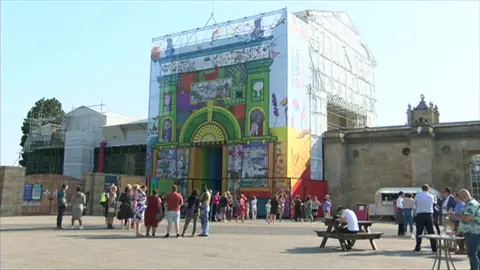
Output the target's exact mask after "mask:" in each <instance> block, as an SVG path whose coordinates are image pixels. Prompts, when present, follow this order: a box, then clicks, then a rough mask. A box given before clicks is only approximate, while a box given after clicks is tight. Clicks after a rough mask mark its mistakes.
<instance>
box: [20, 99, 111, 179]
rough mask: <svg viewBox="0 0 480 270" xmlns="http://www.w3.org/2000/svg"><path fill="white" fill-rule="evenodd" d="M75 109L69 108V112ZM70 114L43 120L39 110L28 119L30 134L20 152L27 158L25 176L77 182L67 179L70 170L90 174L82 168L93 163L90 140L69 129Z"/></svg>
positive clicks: (41, 112) (43, 115) (91, 142)
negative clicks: (58, 176) (61, 177)
mask: <svg viewBox="0 0 480 270" xmlns="http://www.w3.org/2000/svg"><path fill="white" fill-rule="evenodd" d="M103 106H105V104H103V103H102V104H100V105H92V106H85V107H88V108H92V107H101V110H102V111H103ZM76 109H77V108H72V110H71V111H70V112H72V111H74V110H76ZM70 112H69V113H66V114H59V115H55V116H53V117H46V116H45V114H44V113H43V109H41V108H40V109H39V110H38V112H32V114H31V115H29V116H30V117H29V119H28V125H29V133H28V135H27V140H26V142H25V145H24V147H23V149H22V153H24V154H26V155H27V158H26V159H27V160H26V164H25V167H26V173H27V175H30V174H65V175H69V176H73V177H76V178H80V177H79V175H78V174H75V175H70V174H69V172H68V171H69V168H72V166H73V167H78V166H80V165H82V164H83V165H82V166H80V167H82V169H83V170H84V171H91V169H90V170H88V169H89V168H90V167H91V166H90V165H88V166H87V165H85V164H92V163H93V148H94V146H93V141H92V140H93V137H92V136H91V135H89V136H90V137H91V138H89V137H88V136H86V134H84V133H82V132H80V134H79V131H77V130H74V129H73V128H72V127H71V123H72V120H73V119H72V116H71V115H70ZM80 117H81V116H80ZM98 132H99V131H98ZM85 137H87V138H88V139H85ZM85 140H87V141H85ZM86 146H88V147H86ZM78 154H80V155H78ZM72 155H73V159H74V160H73V161H74V162H73V164H72ZM79 159H81V160H79ZM84 167H85V168H84ZM87 167H88V168H87ZM65 168H66V171H64V170H65ZM76 170H78V169H76Z"/></svg>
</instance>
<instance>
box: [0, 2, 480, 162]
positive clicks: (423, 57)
mask: <svg viewBox="0 0 480 270" xmlns="http://www.w3.org/2000/svg"><path fill="white" fill-rule="evenodd" d="M283 7H287V8H288V9H289V10H290V11H299V10H304V9H319V10H333V11H345V12H347V13H348V14H349V15H350V17H351V19H352V21H353V23H354V24H355V26H356V27H357V28H358V29H359V31H360V33H361V35H362V38H363V39H364V41H365V42H366V43H367V45H368V47H369V48H370V49H371V51H372V52H373V55H374V56H375V58H376V60H377V62H378V66H377V68H376V71H375V81H376V83H375V84H376V94H377V100H378V102H377V114H378V125H394V124H399V125H402V124H404V123H405V120H406V116H405V112H406V108H407V104H408V103H412V105H416V103H418V101H419V96H420V94H422V93H423V94H425V96H426V97H427V100H431V101H433V102H434V103H436V104H438V106H439V109H440V113H441V116H440V117H441V121H442V122H451V121H466V120H478V119H480V107H479V106H480V105H479V104H480V96H479V91H480V86H479V81H480V79H479V74H480V70H479V62H480V56H479V48H480V44H479V38H480V37H479V33H480V29H479V24H480V20H479V13H480V6H479V3H478V2H477V1H462V2H460V1H458V2H457V1H449V2H447V1H441V2H434V1H421V2H418V1H381V2H380V1H378V2H377V1H368V2H362V1H350V2H340V1H335V2H325V1H321V2H320V1H314V2H313V1H311V2H305V1H304V2H297V1H295V2H285V1H265V2H260V1H216V2H214V4H213V8H214V11H215V19H216V20H217V22H221V21H227V20H230V19H235V18H241V17H244V16H248V15H255V14H258V13H261V12H266V11H272V10H276V9H281V8H283ZM211 12H212V2H211V1H205V2H203V1H171V2H170V1H169V2H163V1H162V2H160V1H157V2H141V1H136V2H133V1H132V2H127V1H98V2H97V1H50V2H43V1H38V2H34V1H2V2H1V159H0V163H1V164H2V165H12V164H13V162H14V161H15V160H16V158H17V156H18V154H17V152H18V151H19V150H20V148H19V145H18V144H19V142H20V137H21V130H20V127H21V124H22V120H23V118H24V117H25V115H26V113H27V112H28V110H29V109H30V107H31V106H32V105H33V104H34V102H35V101H36V100H38V99H40V98H42V97H47V98H48V97H56V98H58V99H59V100H60V101H61V102H62V103H63V106H64V109H65V110H66V111H68V110H70V109H71V108H72V107H73V106H80V105H93V104H99V103H100V102H101V101H102V100H103V102H104V103H105V104H106V105H107V106H106V108H105V109H106V110H107V111H114V112H120V113H123V114H127V115H132V116H143V117H147V113H148V87H149V82H148V80H149V68H150V67H149V64H150V58H149V56H150V49H151V43H150V41H151V39H152V37H156V36H162V35H165V34H169V33H174V32H179V31H183V30H187V29H191V28H196V27H199V26H203V25H204V24H205V23H206V21H207V19H208V18H209V16H210V13H211Z"/></svg>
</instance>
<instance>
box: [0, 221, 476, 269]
mask: <svg viewBox="0 0 480 270" xmlns="http://www.w3.org/2000/svg"><path fill="white" fill-rule="evenodd" d="M55 218H56V217H55V216H38V217H8V218H1V219H0V222H1V268H2V269H14V268H15V269H25V268H31V269H32V268H36V269H39V268H49V269H55V268H57V269H58V268H63V269H67V268H68V269H86V268H88V269H153V268H156V269H159V268H160V269H207V268H209V269H212V268H232V269H233V268H235V269H240V268H242V269H253V268H256V269H259V268H269V269H272V268H275V269H313V268H315V269H430V268H431V266H432V264H433V254H432V252H431V251H430V250H429V248H428V242H424V248H423V251H422V252H420V253H415V252H413V251H412V250H413V247H414V241H415V240H414V239H411V238H397V237H396V236H394V235H395V231H396V228H395V226H394V225H393V224H385V223H376V224H374V225H373V226H372V231H373V232H384V233H385V237H384V238H382V239H380V240H378V241H377V245H378V248H379V250H378V251H372V250H371V248H370V245H369V243H368V241H359V242H358V243H357V244H356V245H355V249H354V250H353V251H350V252H340V251H339V250H338V242H336V240H329V241H328V243H327V248H325V249H320V248H319V246H320V242H321V239H320V238H318V237H316V236H314V234H313V230H314V229H321V230H325V226H324V225H323V224H322V223H320V222H317V223H294V222H291V221H287V222H282V223H277V224H275V225H268V224H266V223H265V222H262V221H246V222H245V223H236V222H232V223H221V224H219V223H213V224H212V225H211V236H210V237H209V238H198V237H197V238H195V239H191V238H184V239H175V238H169V239H163V238H161V237H157V238H135V237H134V236H133V234H134V233H133V231H122V230H120V229H115V230H105V229H104V226H103V219H102V218H101V217H90V216H89V217H85V218H84V222H85V225H86V226H85V229H84V230H83V231H80V230H71V229H66V230H63V231H58V230H55V229H52V228H53V226H52V224H55ZM68 219H69V217H66V220H68ZM117 227H118V224H117ZM165 227H166V224H165V223H164V222H162V223H161V224H160V227H159V232H158V235H161V236H163V234H164V233H165ZM454 259H455V262H456V266H457V269H467V268H468V260H467V258H466V257H465V256H459V255H454Z"/></svg>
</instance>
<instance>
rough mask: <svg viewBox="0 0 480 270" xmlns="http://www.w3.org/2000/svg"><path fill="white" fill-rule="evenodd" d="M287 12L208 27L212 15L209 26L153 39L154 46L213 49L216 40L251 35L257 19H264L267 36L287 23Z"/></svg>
mask: <svg viewBox="0 0 480 270" xmlns="http://www.w3.org/2000/svg"><path fill="white" fill-rule="evenodd" d="M285 12H286V8H283V9H279V10H275V11H270V12H264V13H260V14H257V15H253V16H247V17H243V18H240V19H236V20H229V21H226V22H223V23H216V21H215V23H214V24H212V25H208V23H209V22H210V20H211V19H212V18H213V14H212V16H211V17H210V19H209V21H208V22H207V25H205V26H204V27H198V28H194V29H190V30H186V31H181V32H177V33H174V34H168V35H164V36H159V37H155V38H152V44H153V45H154V46H158V47H160V49H161V51H162V52H163V51H165V50H166V49H167V48H168V43H171V44H172V45H173V47H174V48H183V47H187V46H193V45H197V46H199V45H201V44H206V43H210V45H211V46H212V47H213V43H214V42H215V41H216V40H220V39H224V38H233V37H239V36H245V35H250V34H251V32H252V31H253V30H254V29H255V25H254V21H255V20H257V19H262V24H261V29H262V30H264V31H265V35H266V36H267V35H269V33H270V32H271V31H272V30H273V29H274V28H275V27H276V26H278V25H280V24H281V23H283V22H285V21H286V17H284V16H283V15H284V14H285ZM197 49H205V48H197Z"/></svg>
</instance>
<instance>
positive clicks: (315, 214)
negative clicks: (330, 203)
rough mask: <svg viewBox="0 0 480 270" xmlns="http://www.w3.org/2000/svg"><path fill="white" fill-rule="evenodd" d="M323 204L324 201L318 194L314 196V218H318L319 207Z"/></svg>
mask: <svg viewBox="0 0 480 270" xmlns="http://www.w3.org/2000/svg"><path fill="white" fill-rule="evenodd" d="M321 205H322V203H321V202H320V201H319V200H318V198H317V196H313V201H312V215H313V219H314V220H317V218H318V208H319V207H320V206H321Z"/></svg>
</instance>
